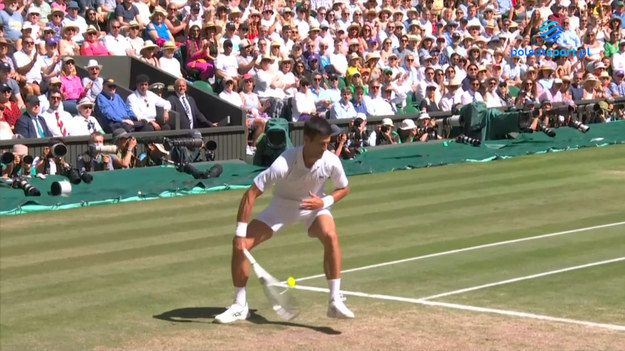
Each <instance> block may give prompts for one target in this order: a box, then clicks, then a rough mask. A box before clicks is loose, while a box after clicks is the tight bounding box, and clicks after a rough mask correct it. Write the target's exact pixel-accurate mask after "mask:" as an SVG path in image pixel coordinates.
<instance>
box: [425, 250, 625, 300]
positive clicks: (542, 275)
mask: <svg viewBox="0 0 625 351" xmlns="http://www.w3.org/2000/svg"><path fill="white" fill-rule="evenodd" d="M619 261H625V257H619V258H614V259H611V260H605V261H599V262H593V263H587V264H582V265H579V266H574V267H568V268H562V269H557V270H554V271H549V272H544V273H538V274H532V275H526V276H524V277H519V278H513V279H508V280H502V281H499V282H494V283H489V284H484V285H478V286H474V287H470V288H465V289H459V290H454V291H448V292H445V293H441V294H436V295H432V296H428V297H423V298H421V300H433V299H438V298H441V297H445V296H450V295H457V294H462V293H466V292H469V291H475V290H480V289H485V288H490V287H493V286H498V285H504V284H510V283H515V282H520V281H522V280H528V279H534V278H540V277H545V276H548V275H553V274H558V273H564V272H569V271H574V270H578V269H584V268H588V267H594V266H600V265H603V264H608V263H614V262H619Z"/></svg>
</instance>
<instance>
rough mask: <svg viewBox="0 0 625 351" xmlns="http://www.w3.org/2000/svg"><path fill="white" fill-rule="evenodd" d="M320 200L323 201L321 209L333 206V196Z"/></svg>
mask: <svg viewBox="0 0 625 351" xmlns="http://www.w3.org/2000/svg"><path fill="white" fill-rule="evenodd" d="M321 200H323V208H328V207H330V206H332V204H334V196H332V195H328V196H324V197H323V198H322V199H321Z"/></svg>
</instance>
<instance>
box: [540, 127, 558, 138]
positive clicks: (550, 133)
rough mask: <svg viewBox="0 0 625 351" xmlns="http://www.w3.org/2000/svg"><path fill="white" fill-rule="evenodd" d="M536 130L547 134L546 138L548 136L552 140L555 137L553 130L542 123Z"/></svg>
mask: <svg viewBox="0 0 625 351" xmlns="http://www.w3.org/2000/svg"><path fill="white" fill-rule="evenodd" d="M538 130H539V131H541V132H543V133H545V134H547V135H548V136H550V137H552V138H553V137H555V136H556V132H555V131H554V130H553V129H551V128H549V127H547V126H546V125H544V124H542V123H540V124H539V125H538Z"/></svg>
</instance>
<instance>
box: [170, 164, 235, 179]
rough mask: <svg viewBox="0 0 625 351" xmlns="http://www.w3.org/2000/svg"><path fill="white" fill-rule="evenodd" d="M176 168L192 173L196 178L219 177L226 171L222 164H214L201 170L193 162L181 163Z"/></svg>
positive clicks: (179, 170)
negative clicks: (207, 168) (205, 169)
mask: <svg viewBox="0 0 625 351" xmlns="http://www.w3.org/2000/svg"><path fill="white" fill-rule="evenodd" d="M176 170H178V172H184V173H186V174H190V175H192V176H193V178H195V179H208V178H217V177H219V176H220V175H221V172H223V171H224V169H223V167H222V166H221V165H220V164H216V165H214V166H212V167H211V168H210V169H209V170H207V171H200V170H199V169H197V168H196V167H195V166H194V165H193V164H191V163H180V164H178V165H177V166H176Z"/></svg>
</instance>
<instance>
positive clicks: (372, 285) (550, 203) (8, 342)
mask: <svg viewBox="0 0 625 351" xmlns="http://www.w3.org/2000/svg"><path fill="white" fill-rule="evenodd" d="M624 179H625V146H624V145H617V146H609V147H603V148H592V149H590V148H588V149H582V150H577V151H570V152H559V153H547V154H543V155H534V156H528V157H519V158H514V159H510V160H503V161H496V162H490V163H467V164H460V165H451V166H444V167H435V168H426V169H418V170H411V171H400V172H392V173H384V174H375V175H366V176H356V177H351V178H350V184H351V190H352V191H351V194H350V195H349V196H348V197H347V198H345V199H344V200H343V201H342V202H340V203H339V204H337V205H335V206H334V208H333V215H334V216H335V218H336V221H337V225H338V230H339V235H340V238H341V245H342V250H343V270H344V271H346V272H345V273H344V274H343V283H342V289H343V290H345V291H346V292H345V294H346V296H347V298H348V300H347V305H348V306H349V307H350V308H351V309H352V311H354V313H355V314H356V319H355V320H352V321H344V320H332V319H328V318H326V317H325V312H326V308H327V293H325V292H324V291H323V290H324V289H326V288H327V285H326V282H325V278H323V277H319V276H318V275H319V274H320V273H321V272H322V255H323V253H322V247H321V244H320V243H319V242H318V241H317V240H316V239H310V238H308V236H307V235H306V234H305V231H304V230H303V228H301V227H290V228H288V229H287V230H285V231H283V232H280V233H279V234H277V235H276V237H274V238H273V239H272V240H270V241H268V242H267V243H264V244H263V245H261V246H260V247H259V248H257V249H256V250H254V252H253V253H254V256H255V257H256V259H257V260H258V261H259V263H260V264H262V265H263V267H265V268H266V269H267V270H269V272H270V273H272V274H273V275H274V276H276V277H278V278H280V279H286V278H287V277H288V276H294V277H296V278H299V280H298V281H297V285H296V288H299V290H297V291H295V292H294V293H295V296H296V297H297V299H298V301H299V303H300V305H301V307H302V313H301V315H300V316H299V317H298V318H297V319H295V320H294V321H293V322H292V323H285V322H282V321H280V320H279V319H278V317H277V316H276V315H275V314H274V313H273V311H272V310H271V306H269V304H268V303H267V302H266V300H265V298H264V295H263V294H262V290H261V288H260V285H259V284H258V282H257V281H256V280H255V279H254V277H253V276H252V277H251V279H250V283H249V284H248V301H249V303H250V308H252V309H254V310H255V311H254V313H253V316H252V318H251V320H250V321H246V322H242V323H237V324H235V325H217V324H212V323H211V322H212V316H214V315H215V314H217V313H220V312H222V311H223V310H224V307H225V306H226V305H229V304H230V303H231V299H232V287H231V281H230V245H231V239H232V236H233V232H234V226H235V215H236V210H237V206H238V202H239V200H240V197H241V194H242V191H228V192H221V193H213V194H210V195H198V196H189V197H186V198H172V199H163V200H155V201H144V202H135V203H126V204H119V205H107V206H96V207H88V208H83V209H76V210H67V211H57V212H47V213H38V214H30V215H21V216H10V217H2V218H0V225H1V228H0V229H1V231H0V349H1V350H3V351H5V350H156V349H159V350H190V349H196V350H197V349H201V350H222V349H232V350H241V349H247V350H256V349H268V350H278V349H279V350H296V349H297V350H300V349H315V350H343V349H350V350H352V349H367V350H391V349H452V348H460V349H464V350H471V349H510V350H512V349H514V350H518V349H548V348H549V349H559V350H575V349H605V350H623V349H625V289H624V288H623V287H624V286H625V186H624V185H623V184H624V183H623V180H624ZM268 200H269V196H264V197H261V198H260V199H259V201H258V203H257V206H256V209H255V213H258V212H259V211H260V210H261V209H262V207H263V206H264V205H266V204H267V203H268Z"/></svg>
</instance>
